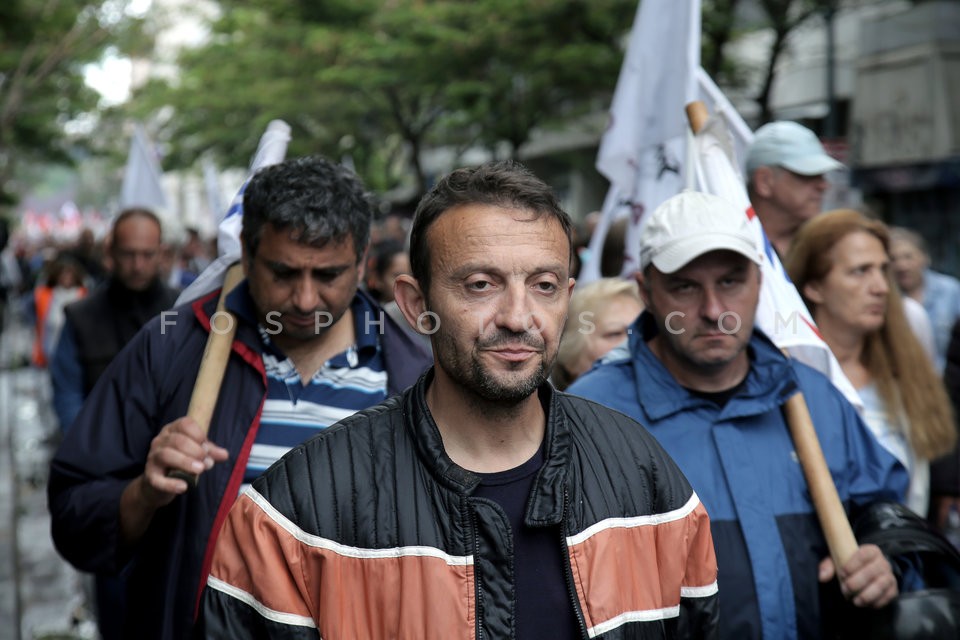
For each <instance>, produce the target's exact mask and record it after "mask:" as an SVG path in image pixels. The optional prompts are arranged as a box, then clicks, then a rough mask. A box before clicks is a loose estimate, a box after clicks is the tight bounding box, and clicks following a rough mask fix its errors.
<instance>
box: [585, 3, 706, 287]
mask: <svg viewBox="0 0 960 640" xmlns="http://www.w3.org/2000/svg"><path fill="white" fill-rule="evenodd" d="M699 67H700V0H643V2H641V3H640V6H639V8H638V9H637V14H636V18H635V19H634V23H633V28H632V29H631V31H630V41H629V43H628V45H627V51H626V55H625V56H624V61H623V66H622V67H621V68H620V76H619V78H618V79H617V87H616V89H615V91H614V94H613V102H612V104H611V107H610V125H609V127H608V128H607V131H606V132H605V133H604V135H603V138H602V140H601V141H600V150H599V152H598V154H597V171H599V172H600V173H601V174H603V175H604V176H605V177H606V178H607V179H608V180H609V181H610V193H609V194H608V195H607V198H606V201H605V204H604V210H603V217H602V218H601V223H600V224H598V227H597V230H598V231H602V232H603V233H602V234H601V233H594V237H593V238H591V242H590V252H589V258H588V259H587V261H586V263H585V264H584V265H583V266H582V268H581V272H580V277H579V279H580V280H581V281H582V282H589V281H590V280H594V279H596V278H598V277H599V276H600V272H599V260H600V255H601V253H602V251H603V241H604V239H605V235H606V234H605V231H606V229H608V228H609V226H610V224H612V222H613V221H615V220H617V219H619V218H622V217H624V216H626V215H629V216H631V221H630V225H629V227H628V232H627V240H626V255H625V258H624V265H623V273H624V274H625V275H626V274H629V273H632V272H633V271H635V270H636V269H637V267H638V265H639V259H638V255H637V253H638V251H639V246H640V244H639V229H640V225H641V221H642V219H643V214H644V213H645V212H646V211H653V209H655V208H656V207H657V206H659V205H660V203H661V202H663V201H664V200H666V199H667V198H669V197H671V196H673V195H676V194H677V193H679V192H680V191H681V190H682V189H683V187H684V185H685V181H686V171H685V164H686V149H687V123H686V120H685V118H684V111H683V109H684V106H685V105H686V104H688V103H689V102H691V101H693V100H695V99H696V98H697V76H696V70H697V69H698V68H699Z"/></svg>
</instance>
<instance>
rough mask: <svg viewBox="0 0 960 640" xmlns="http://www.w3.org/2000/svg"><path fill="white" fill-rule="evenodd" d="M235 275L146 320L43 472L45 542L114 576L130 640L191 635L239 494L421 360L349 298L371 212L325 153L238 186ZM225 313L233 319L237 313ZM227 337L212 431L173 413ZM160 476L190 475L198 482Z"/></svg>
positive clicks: (379, 316) (359, 272)
mask: <svg viewBox="0 0 960 640" xmlns="http://www.w3.org/2000/svg"><path fill="white" fill-rule="evenodd" d="M243 206H244V212H243V231H242V233H241V240H242V244H243V267H244V273H245V275H246V278H245V280H243V281H242V282H241V283H240V284H239V285H238V286H237V287H236V289H234V290H233V291H232V292H231V293H230V294H229V295H228V296H227V299H226V308H227V310H229V311H230V312H232V314H233V315H232V316H228V317H227V318H226V319H224V318H223V317H222V316H218V313H217V312H216V304H217V299H218V297H219V292H214V293H212V294H210V295H209V296H207V297H205V298H201V299H200V300H197V301H195V302H193V303H190V304H188V305H184V306H181V307H177V308H176V309H174V310H173V311H171V312H165V313H164V314H162V316H161V317H158V318H155V319H154V321H152V322H151V323H149V324H148V325H147V326H146V327H144V329H143V330H142V331H141V332H140V333H139V334H137V335H136V336H135V337H134V339H133V340H132V341H131V343H130V344H129V345H128V347H127V348H126V350H125V351H124V352H122V353H121V354H120V355H119V356H118V357H117V358H116V359H115V360H114V362H113V363H112V364H111V366H110V368H109V369H108V370H107V372H106V373H105V374H104V376H103V377H102V378H101V381H100V383H99V384H98V386H97V387H96V388H95V389H94V390H93V392H92V393H91V396H90V398H89V399H88V401H87V402H86V404H85V405H84V407H83V409H82V410H81V412H80V414H79V416H78V417H77V420H76V422H75V423H74V425H73V427H72V428H71V430H70V432H69V433H68V434H67V436H66V437H65V438H64V440H63V443H62V446H61V447H60V449H59V451H58V452H57V454H56V456H55V458H54V460H53V462H52V465H51V477H50V485H49V499H50V512H51V516H52V529H53V537H54V541H55V543H56V546H57V549H58V550H59V551H60V553H61V554H62V555H63V556H64V557H65V558H67V559H68V560H69V561H70V562H72V563H73V564H74V565H75V566H77V567H78V568H80V569H82V570H85V571H91V572H95V573H117V572H120V571H123V572H125V573H126V574H127V575H128V576H129V580H128V589H127V591H128V597H129V602H128V610H127V611H126V613H125V616H124V617H125V622H124V637H138V638H165V639H166V638H170V639H174V638H175V639H180V638H185V637H188V636H189V635H190V628H191V627H192V624H193V618H194V611H195V608H196V605H197V602H198V599H199V594H200V591H199V589H200V588H201V586H202V585H203V583H204V582H205V577H206V574H207V571H208V567H209V563H210V559H211V557H212V549H213V545H214V543H215V542H216V538H217V534H218V532H219V530H220V525H221V523H222V522H223V520H224V519H225V518H226V514H227V511H228V510H229V508H230V506H231V505H232V504H233V502H234V500H235V499H236V497H237V495H238V493H239V491H240V488H241V486H242V485H243V484H244V483H245V482H249V481H250V480H251V479H252V478H254V477H255V476H257V475H258V474H260V473H261V472H262V471H263V470H264V469H265V468H266V467H267V466H269V465H270V464H271V462H272V461H273V460H275V459H277V458H279V457H280V456H281V455H282V454H283V453H285V452H286V451H288V450H290V449H291V448H292V447H294V446H296V445H297V444H299V443H301V442H303V441H304V440H306V439H308V438H309V437H310V436H311V435H313V434H314V433H316V432H317V431H318V430H322V429H324V428H325V427H327V426H329V425H330V424H332V423H333V422H336V421H337V420H339V419H341V418H343V417H346V416H348V415H350V414H352V413H354V412H355V411H357V410H358V409H361V408H365V407H368V406H370V405H374V404H376V403H378V402H380V401H381V400H383V399H384V398H386V397H388V396H391V395H394V394H397V393H399V392H400V391H402V390H403V389H404V388H406V387H407V386H409V385H411V384H412V383H413V382H415V381H416V379H417V378H418V377H419V375H420V374H421V372H422V371H424V370H425V369H426V368H427V366H428V365H429V364H430V356H429V354H428V353H427V352H426V351H425V350H424V348H423V347H422V346H421V344H420V343H419V342H415V340H416V339H415V338H413V337H411V336H410V334H409V333H408V332H407V331H406V330H404V329H401V328H400V326H399V325H397V324H396V323H395V322H394V321H393V320H392V319H390V318H389V317H387V316H386V314H383V313H382V312H381V310H380V308H379V307H378V306H377V305H376V303H375V302H373V301H372V300H371V299H370V298H368V297H367V296H366V295H365V294H364V293H363V292H361V291H359V290H358V284H359V282H360V281H361V279H362V276H363V267H364V264H365V255H366V250H367V244H368V240H369V234H370V222H371V219H372V215H373V207H372V205H371V202H370V200H369V198H368V196H367V194H366V193H365V191H364V188H363V186H362V184H361V183H360V180H359V179H358V178H357V177H356V176H355V175H354V174H353V173H352V172H350V171H348V170H347V169H345V168H343V167H340V166H337V165H334V164H333V163H331V162H329V161H328V160H326V159H323V158H319V157H311V158H300V159H295V160H289V161H286V162H283V163H281V164H278V165H273V166H270V167H267V168H265V169H263V170H261V171H260V172H259V173H257V174H256V175H255V176H254V177H253V178H252V179H251V181H250V183H249V184H248V185H247V188H246V191H245V193H244V203H243ZM231 318H232V319H231ZM230 322H236V323H237V325H236V327H237V332H236V335H235V337H234V340H233V344H232V352H231V356H230V360H229V363H228V365H227V368H226V372H225V375H224V379H223V384H222V387H221V392H220V396H219V399H218V402H217V407H216V410H215V412H214V414H213V419H212V421H211V424H210V429H209V432H208V433H206V434H204V433H203V432H202V431H201V429H200V428H199V426H198V425H197V424H196V423H195V422H194V421H193V420H192V419H190V418H188V417H185V416H186V414H187V407H188V405H189V401H190V395H191V391H192V388H193V383H194V380H195V378H196V374H197V370H198V368H199V366H200V361H201V357H202V354H203V351H204V345H205V343H206V341H207V337H208V335H209V334H210V332H212V331H214V332H215V331H218V330H223V329H224V328H225V326H227V325H228V324H229V323H230ZM171 471H182V472H186V473H187V474H193V475H196V476H197V477H198V478H199V480H198V484H197V486H196V489H194V490H190V489H189V488H188V485H187V483H186V482H185V481H184V480H181V479H177V478H175V477H171V475H170V472H171Z"/></svg>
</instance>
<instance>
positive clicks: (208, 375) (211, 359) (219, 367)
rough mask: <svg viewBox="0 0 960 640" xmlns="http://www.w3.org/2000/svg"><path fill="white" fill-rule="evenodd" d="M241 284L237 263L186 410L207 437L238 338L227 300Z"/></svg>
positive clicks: (192, 478)
mask: <svg viewBox="0 0 960 640" xmlns="http://www.w3.org/2000/svg"><path fill="white" fill-rule="evenodd" d="M241 280H243V267H242V266H241V264H240V263H239V262H235V263H233V264H232V265H230V268H229V269H227V272H226V274H225V275H224V279H223V289H222V290H221V291H220V299H219V300H218V301H217V310H216V312H215V313H214V314H213V316H212V317H211V318H210V335H209V336H207V346H206V347H205V348H204V350H203V357H202V358H201V359H200V370H199V371H198V372H197V380H196V382H195V383H194V384H193V393H192V395H191V396H190V405H189V407H187V415H188V416H190V417H191V418H193V419H194V421H195V422H196V423H197V424H198V425H199V426H200V429H201V430H202V431H203V433H204V435H206V433H207V431H209V430H210V420H211V419H212V418H213V410H214V408H215V407H216V406H217V398H219V397H220V385H221V384H222V383H223V376H224V374H225V373H226V371H227V361H229V360H230V350H231V348H232V345H233V338H234V336H236V335H237V318H236V317H235V316H234V315H233V314H232V313H230V312H229V311H227V310H226V302H227V296H228V295H229V294H230V292H231V291H233V289H234V288H235V287H236V286H237V285H238V284H239V283H240V281H241ZM167 475H169V476H170V477H171V478H179V479H181V480H185V481H186V482H187V484H189V485H190V486H191V487H195V486H197V480H198V477H197V476H196V475H193V474H191V473H186V472H184V471H180V470H172V471H170V473H169V474H167Z"/></svg>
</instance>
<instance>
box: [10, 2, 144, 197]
mask: <svg viewBox="0 0 960 640" xmlns="http://www.w3.org/2000/svg"><path fill="white" fill-rule="evenodd" d="M126 5H127V2H126V1H125V0H99V1H98V0H3V1H2V2H0V204H10V203H12V202H13V201H15V199H16V197H15V192H16V191H17V188H16V185H15V184H13V183H12V180H13V176H14V175H15V170H16V165H17V164H18V163H20V162H31V161H54V162H67V161H69V157H70V156H69V148H68V138H67V136H66V135H65V134H64V129H63V127H64V125H65V124H66V123H67V122H69V121H71V120H73V119H74V118H76V117H77V116H78V115H80V114H82V113H87V112H90V111H92V110H93V109H94V108H95V107H96V106H97V99H98V94H97V93H96V92H94V91H93V90H91V89H89V88H88V87H87V86H86V85H85V84H84V80H83V67H84V65H85V64H88V63H92V62H95V61H97V60H99V59H100V58H101V56H102V55H103V54H104V52H105V51H106V50H107V49H108V48H109V47H114V48H116V49H117V50H119V51H128V50H129V48H128V45H131V44H132V43H135V42H141V41H142V40H141V39H139V38H133V37H132V34H134V33H137V28H138V27H139V22H138V21H137V20H135V19H132V18H130V17H129V16H128V15H127V14H126V13H125V8H126Z"/></svg>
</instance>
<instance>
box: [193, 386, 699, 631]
mask: <svg viewBox="0 0 960 640" xmlns="http://www.w3.org/2000/svg"><path fill="white" fill-rule="evenodd" d="M431 376H432V370H431V371H430V372H428V373H427V374H425V375H424V376H423V377H422V378H421V379H420V381H419V382H418V383H417V384H416V385H415V386H414V387H412V388H411V389H409V390H407V391H406V392H405V393H404V394H403V395H402V396H399V397H395V398H393V399H391V400H388V401H386V402H385V403H383V404H381V405H379V406H377V407H374V408H372V409H368V410H366V411H363V412H360V413H358V414H356V415H354V416H352V417H350V418H347V419H346V420H344V421H343V422H341V423H340V424H339V425H338V426H335V427H332V428H330V429H327V430H326V431H324V432H322V433H320V434H318V435H317V436H316V437H314V438H313V439H311V440H309V441H307V442H306V443H304V444H303V445H300V446H299V447H297V448H296V449H294V450H292V451H291V452H290V453H289V454H287V455H286V456H284V457H283V458H282V459H281V460H280V461H278V462H277V463H276V464H275V465H274V466H273V467H271V468H270V470H268V471H267V472H266V473H265V474H264V475H263V476H261V478H260V479H258V480H257V481H256V482H255V483H254V484H253V486H252V487H251V488H250V490H248V492H246V493H245V494H243V495H242V496H241V497H240V499H239V500H238V501H237V503H236V504H235V505H234V507H233V509H232V510H231V511H230V514H229V515H228V517H227V521H226V523H225V525H224V528H223V530H222V532H221V534H220V539H219V541H218V543H217V547H216V550H215V552H214V558H213V564H212V568H211V573H210V575H209V577H208V580H207V588H206V590H205V592H204V594H203V598H202V601H201V606H200V614H199V618H198V621H197V625H196V627H195V635H196V637H204V638H230V639H235V640H242V639H245V638H317V637H318V635H319V637H322V638H324V640H342V639H347V638H351V639H352V638H365V639H371V640H373V639H378V638H407V639H418V640H421V639H432V638H436V639H443V640H451V639H457V638H477V639H484V638H491V639H493V638H512V637H514V629H513V618H512V611H513V602H514V593H513V582H512V578H511V573H512V570H511V567H512V561H511V560H512V559H511V557H510V551H509V550H510V549H511V548H512V545H511V543H510V540H509V537H510V533H509V526H508V524H507V522H506V519H505V517H504V515H503V513H502V511H501V510H500V509H498V508H497V507H496V506H495V505H494V504H493V503H491V502H489V501H487V500H484V499H481V498H475V497H472V495H471V494H472V493H473V490H474V489H475V488H476V486H477V484H478V482H479V477H478V476H477V475H476V474H473V473H471V472H469V471H467V470H465V469H463V468H461V467H459V466H457V465H456V464H455V463H454V462H453V461H452V460H450V458H449V457H448V456H447V455H446V453H445V452H444V449H443V444H442V441H441V438H440V433H439V431H438V430H437V427H436V424H435V423H434V421H433V419H432V417H431V415H430V412H429V410H428V408H427V405H426V401H425V399H424V391H425V389H426V387H427V385H428V384H429V381H430V379H431ZM540 394H541V399H542V400H543V401H544V402H545V406H546V407H547V410H548V418H547V430H546V436H545V437H546V439H547V443H546V445H547V446H546V458H547V459H546V462H545V463H544V466H543V467H542V468H541V470H540V471H539V472H538V475H537V478H536V480H535V484H534V489H533V491H532V493H531V496H530V500H529V502H528V507H527V514H526V523H527V524H528V525H530V526H544V527H547V526H553V527H557V528H558V538H560V539H558V545H560V544H562V546H563V549H564V551H565V556H566V560H567V563H566V565H567V582H568V588H569V591H570V597H571V600H572V601H573V604H574V608H575V610H576V613H577V617H578V618H579V621H580V625H581V629H580V631H581V634H582V637H584V638H588V637H589V638H595V637H603V638H664V637H668V638H669V637H678V638H699V637H713V636H714V635H715V632H716V628H717V627H716V625H717V582H716V580H717V563H716V557H715V555H714V548H713V542H712V539H711V536H710V524H709V519H708V517H707V513H706V511H705V509H704V507H703V506H702V505H701V504H700V501H699V499H698V498H697V496H696V494H695V493H694V492H693V490H692V489H691V488H690V485H689V484H688V483H687V481H686V479H685V478H684V477H683V475H682V474H681V472H680V471H679V469H678V468H677V467H676V465H675V464H674V463H673V461H672V460H671V459H670V458H669V457H668V456H667V454H666V453H665V452H664V450H663V449H662V448H661V447H660V445H658V444H657V442H656V441H655V440H654V439H653V438H652V437H651V436H650V435H649V434H648V433H647V432H646V430H645V429H643V427H641V426H640V425H639V424H638V423H636V422H634V421H633V420H631V419H630V418H627V417H626V416H624V415H622V414H619V413H616V412H614V411H611V410H609V409H606V408H604V407H602V406H600V405H598V404H594V403H592V402H590V401H587V400H583V399H581V398H576V397H573V396H568V395H566V394H563V393H560V392H557V391H554V390H553V389H552V388H551V387H549V385H544V386H543V387H541V389H540ZM558 551H560V549H559V548H558Z"/></svg>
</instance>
